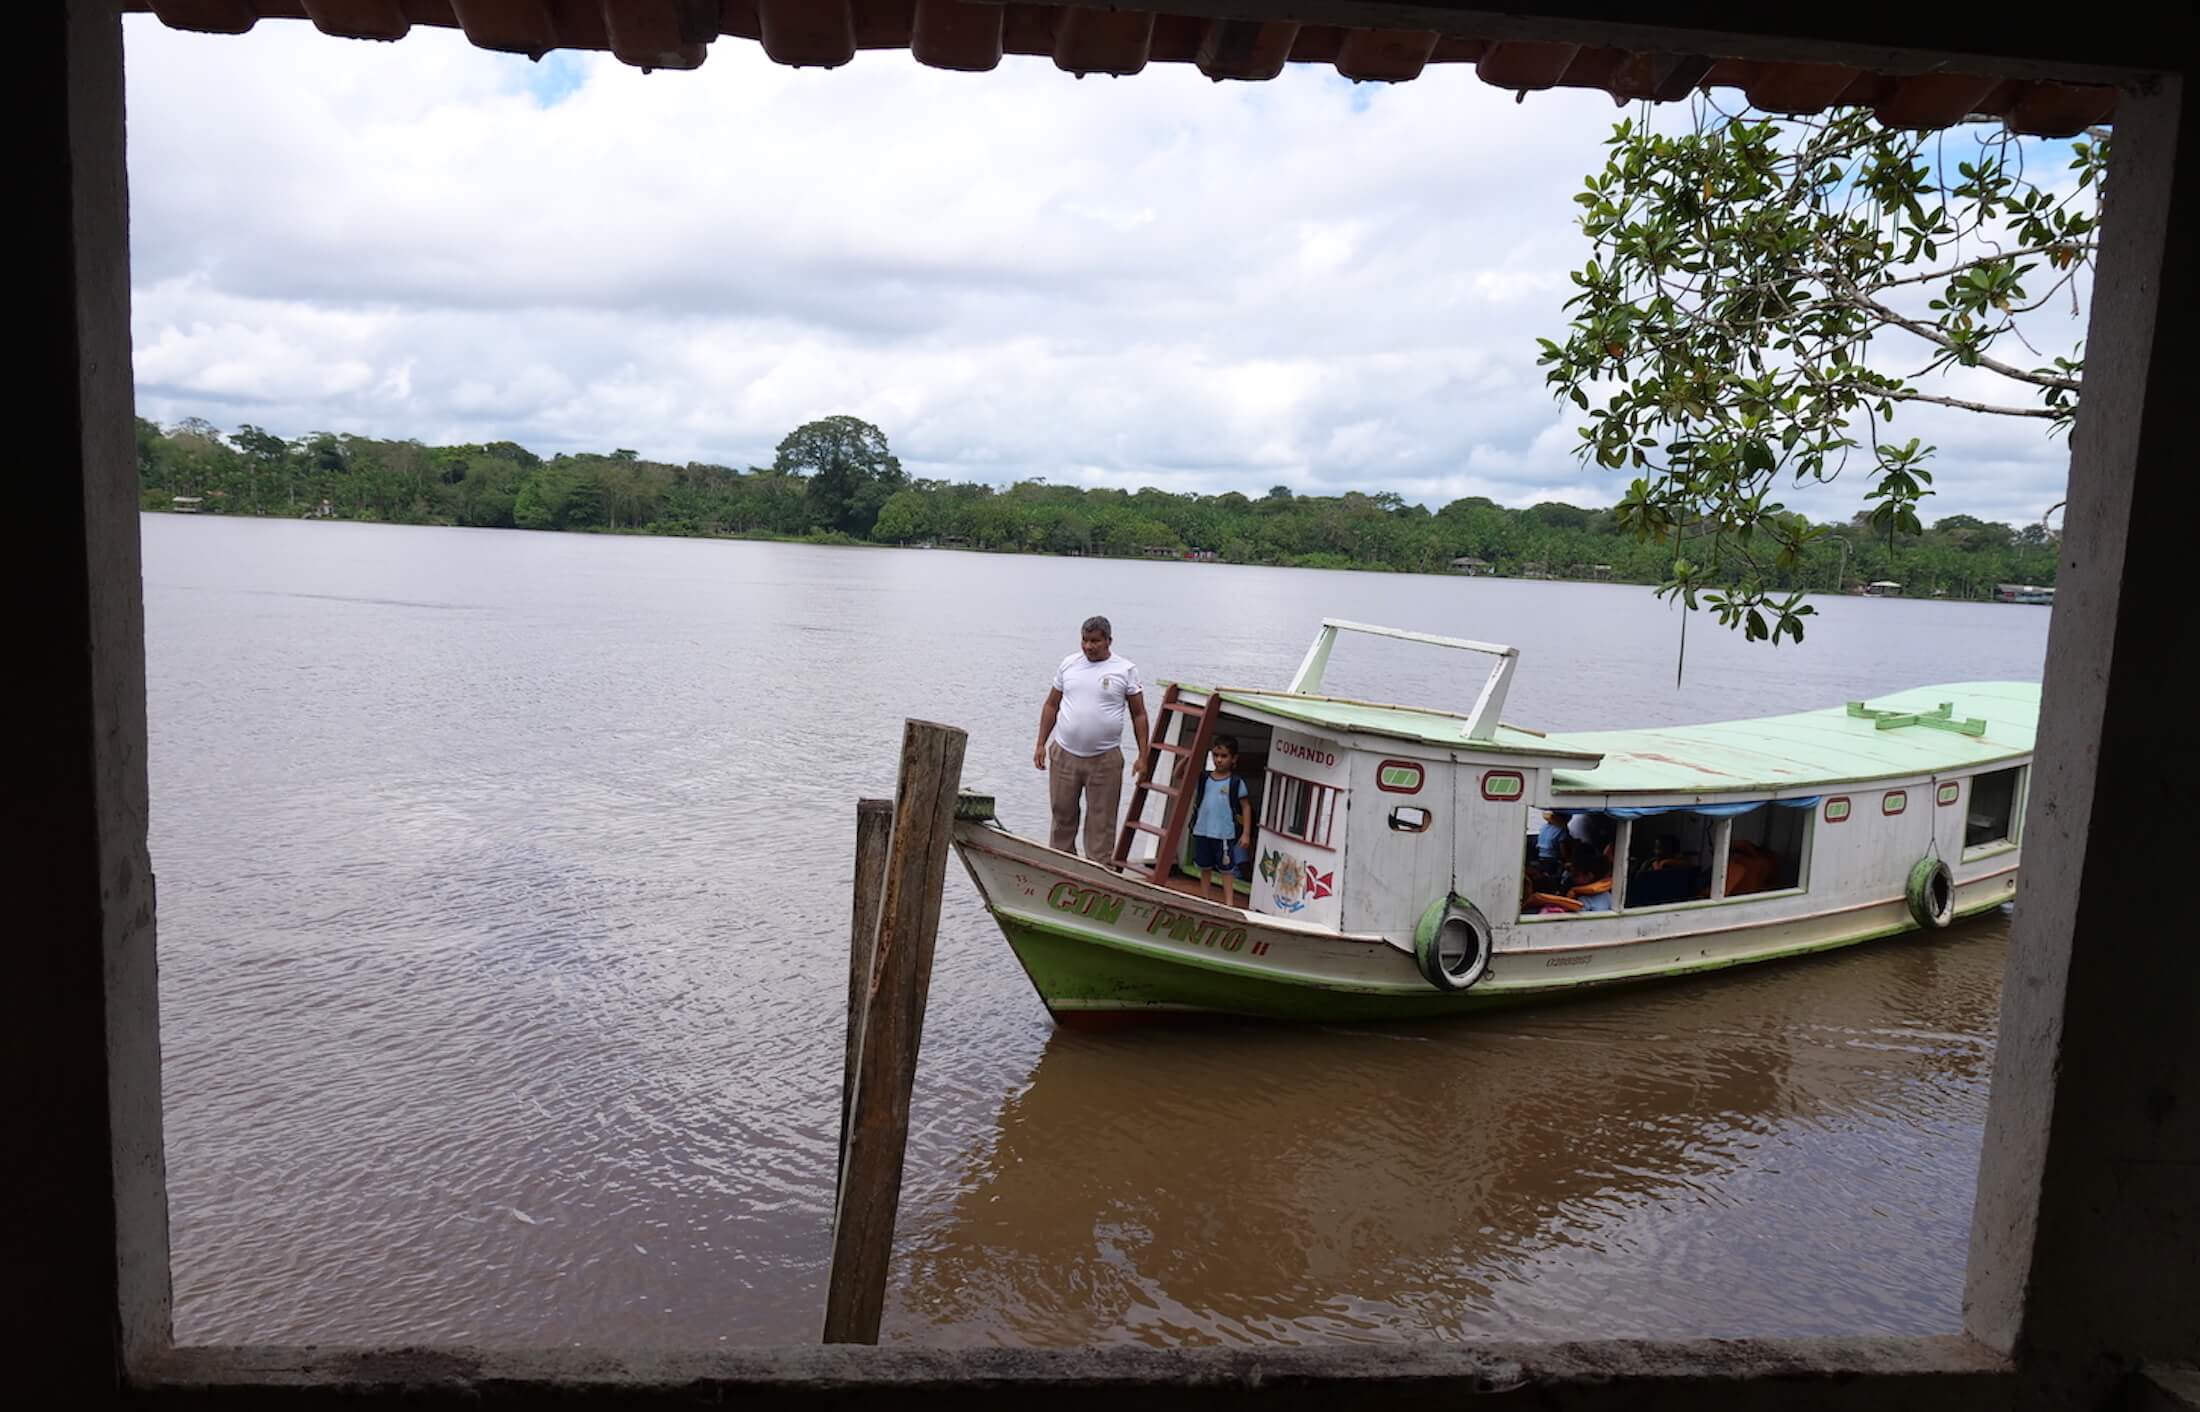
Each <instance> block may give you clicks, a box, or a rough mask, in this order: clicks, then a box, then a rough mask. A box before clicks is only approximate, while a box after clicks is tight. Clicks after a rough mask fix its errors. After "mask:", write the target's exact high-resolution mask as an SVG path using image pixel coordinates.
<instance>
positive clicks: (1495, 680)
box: [1289, 618, 1520, 740]
mask: <svg viewBox="0 0 2200 1412" xmlns="http://www.w3.org/2000/svg"><path fill="white" fill-rule="evenodd" d="M1340 632H1359V633H1366V634H1368V635H1369V636H1372V637H1394V638H1397V639H1399V640H1400V641H1403V642H1419V643H1424V644H1426V645H1428V646H1430V647H1448V648H1451V649H1453V650H1455V651H1461V652H1474V653H1479V654H1481V655H1483V656H1487V657H1493V658H1495V659H1496V661H1495V662H1494V663H1493V664H1492V665H1491V667H1490V674H1489V677H1488V679H1487V680H1485V681H1484V682H1483V683H1482V690H1481V692H1480V693H1479V694H1477V695H1476V697H1475V698H1474V705H1473V706H1472V707H1471V708H1470V709H1469V710H1468V711H1467V712H1466V713H1465V714H1466V718H1467V736H1468V738H1469V739H1472V740H1489V739H1492V738H1494V737H1495V736H1496V734H1497V724H1498V716H1499V714H1500V713H1502V712H1503V711H1504V709H1505V693H1506V692H1507V691H1509V690H1511V688H1512V678H1513V669H1514V668H1515V667H1517V666H1518V665H1519V664H1520V649H1519V648H1517V647H1508V646H1506V645H1505V644H1504V643H1501V642H1476V641H1474V640H1473V639H1471V638H1464V637H1439V636H1437V635H1436V634H1434V633H1426V632H1409V631H1407V630H1406V629H1404V628H1385V627H1377V626H1375V625H1373V624H1371V623H1353V622H1346V621H1345V620H1344V619H1342V618H1324V619H1322V626H1321V631H1320V632H1318V633H1316V634H1314V644H1313V646H1311V647H1309V648H1307V649H1306V658H1305V660H1304V661H1302V662H1300V663H1299V670H1298V673H1297V675H1295V676H1293V677H1292V678H1291V686H1290V688H1289V690H1290V694H1291V695H1293V696H1312V695H1315V694H1316V693H1318V692H1319V691H1320V690H1321V685H1322V675H1323V674H1324V673H1325V672H1327V671H1328V670H1329V652H1330V649H1331V648H1333V647H1335V646H1336V645H1337V634H1338V633H1340Z"/></svg>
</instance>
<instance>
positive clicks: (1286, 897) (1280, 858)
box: [1260, 848, 1329, 912]
mask: <svg viewBox="0 0 2200 1412" xmlns="http://www.w3.org/2000/svg"><path fill="white" fill-rule="evenodd" d="M1309 871H1310V870H1309V869H1308V868H1307V866H1306V865H1305V864H1304V863H1301V862H1300V861H1299V860H1298V859H1296V858H1294V857H1292V856H1291V855H1290V854H1288V853H1285V852H1284V851H1283V850H1281V849H1279V848H1271V849H1269V850H1268V851H1267V852H1266V853H1264V854H1262V855H1261V860H1260V875H1261V877H1262V878H1263V879H1265V880H1266V881H1267V882H1268V884H1269V885H1270V886H1272V887H1273V888H1274V889H1275V900H1276V905H1277V906H1278V907H1280V908H1282V909H1283V910H1284V911H1286V912H1303V911H1305V910H1306V895H1305V894H1306V875H1307V873H1308V872H1309ZM1314 895H1315V896H1316V897H1327V896H1328V895H1329V891H1328V889H1327V887H1326V886H1325V887H1324V888H1323V890H1322V891H1320V892H1318V893H1315V894H1314Z"/></svg>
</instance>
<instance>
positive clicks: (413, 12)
mask: <svg viewBox="0 0 2200 1412" xmlns="http://www.w3.org/2000/svg"><path fill="white" fill-rule="evenodd" d="M124 8H126V9H132V10H151V11H152V12H153V13H155V14H157V15H158V16H160V18H161V19H162V20H163V21H164V22H166V23H167V24H169V25H171V26H173V27H175V28H177V29H191V30H205V31H212V32H215V33H223V34H240V33H242V32H244V31H245V30H248V29H250V28H252V26H253V25H254V23H256V22H257V21H259V20H262V19H310V20H311V21H313V23H314V24H315V25H317V26H319V27H320V29H321V31H322V32H323V33H326V34H332V35H340V36H343V37H346V38H354V39H400V38H403V37H404V35H405V33H406V31H407V30H408V29H410V28H411V26H413V25H416V24H425V25H441V26H447V27H456V28H459V29H463V30H464V31H465V32H466V37H467V38H468V39H470V40H472V41H473V42H474V43H475V44H477V45H479V46H480V47H482V48H484V49H497V50H504V51H508V52H512V53H520V54H528V55H532V56H535V57H538V58H539V57H540V56H542V55H543V54H545V53H548V52H549V51H550V50H553V49H608V50H610V51H611V52H612V53H614V54H616V55H618V56H619V57H620V58H621V59H623V60H625V61H626V62H627V63H630V64H637V65H640V66H642V67H644V68H671V69H691V68H694V67H695V66H697V65H698V64H701V63H702V62H703V59H704V57H705V55H706V54H707V53H708V52H709V45H710V43H711V42H712V41H713V40H715V39H718V38H719V37H720V36H722V35H731V36H734V37H736V38H739V39H744V40H752V41H755V42H758V43H760V44H762V45H763V48H764V52H765V53H766V54H768V55H770V56H771V57H772V58H773V59H775V60H777V61H778V62H780V63H782V64H796V65H824V66H828V67H829V66H831V65H835V64H844V63H846V62H848V60H850V59H851V58H853V57H854V56H855V53H856V51H857V50H859V49H907V50H909V51H910V52H911V53H912V54H914V55H915V56H916V58H917V60H918V62H920V63H924V64H929V65H932V66H933V67H935V68H943V69H965V70H984V69H990V68H992V67H993V66H994V65H996V64H998V63H999V62H1000V61H1001V56H1002V55H1003V54H1044V55H1049V56H1051V57H1052V58H1053V60H1054V62H1055V65H1056V66H1057V67H1059V68H1061V69H1063V70H1065V71H1066V72H1069V73H1073V74H1077V75H1080V76H1082V75H1085V74H1119V75H1120V74H1135V73H1137V72H1138V71H1139V70H1141V69H1143V68H1144V67H1145V66H1146V65H1148V64H1152V63H1160V64H1193V65H1197V66H1198V68H1199V70H1200V72H1201V73H1204V74H1206V75H1207V76H1208V77H1209V78H1214V79H1270V78H1274V77H1275V76H1276V75H1277V74H1279V73H1281V72H1282V71H1283V66H1284V65H1285V64H1286V63H1297V64H1329V65H1331V66H1333V67H1334V68H1335V69H1336V71H1337V72H1338V73H1340V74H1343V75H1344V76H1345V77H1346V78H1350V79H1369V80H1376V81H1381V82H1389V83H1399V82H1404V81H1405V80H1407V79H1412V78H1416V77H1418V76H1419V75H1420V74H1421V73H1422V71H1423V70H1424V69H1425V68H1426V67H1427V66H1428V65H1430V64H1472V65H1474V69H1475V72H1476V74H1477V75H1479V76H1480V77H1481V79H1482V80H1483V82H1485V83H1490V84H1494V85H1496V86H1497V87H1499V88H1507V89H1512V90H1515V91H1518V92H1526V91H1528V90H1530V89H1545V88H1598V89H1602V90H1604V91H1605V92H1606V93H1609V94H1611V95H1612V97H1613V98H1614V99H1615V100H1618V101H1620V102H1628V101H1633V100H1637V99H1654V100H1658V101H1672V100H1675V99H1679V98H1685V97H1686V96H1688V94H1689V93H1691V92H1692V91H1694V90H1695V89H1697V88H1699V87H1720V88H1735V89H1739V90H1741V92H1742V93H1743V94H1744V95H1745V96H1746V97H1747V98H1748V100H1749V101H1750V103H1752V104H1753V105H1755V106H1756V107H1759V108H1762V109H1765V110H1768V111H1771V112H1787V113H1815V112H1820V111H1822V110H1824V109H1826V108H1828V107H1832V106H1835V105H1857V106H1864V107H1869V108H1871V109H1872V110H1873V111H1874V112H1875V113H1876V114H1877V115H1878V117H1879V120H1880V121H1881V122H1883V123H1886V124H1887V125H1888V126H1890V127H1901V128H1937V127H1946V126H1948V125H1949V124H1951V123H1956V122H1960V121H1962V120H1964V119H1965V118H1968V117H1972V116H1985V117H1994V118H2000V119H2002V120H2003V121H2005V122H2007V123H2008V125H2009V126H2010V127H2011V128H2012V129H2014V130H2015V131H2017V132H2020V133H2027V134H2033V135H2037V136H2043V137H2062V136H2069V135H2071V134H2073V133H2077V132H2080V131H2083V130H2084V129H2085V128H2086V127H2088V126H2089V125H2091V124H2094V123H2099V122H2103V121H2105V120H2107V118H2108V117H2109V115H2110V113H2111V111H2112V110H2113V109H2114V107H2115V103H2116V90H2115V89H2114V88H2109V87H2097V86H2083V85H2072V84H2062V83H2050V82H2042V81H2038V80H2027V79H2008V78H1999V77H1996V76H1994V75H1992V74H1988V73H1980V74H1960V73H1949V72H1946V71H1934V72H1930V73H1913V74H1890V73H1879V72H1874V71H1871V70H1867V69H1859V68H1852V67H1849V66H1847V65H1841V64H1810V63H1774V62H1765V61H1760V60H1749V59H1739V58H1730V57H1721V56H1718V55H1711V54H1686V53H1667V52H1657V51H1645V50H1630V49H1621V48H1603V47H1598V46H1594V45H1586V44H1567V43H1554V42H1548V41H1540V40H1518V39H1494V38H1476V37H1473V36H1471V35H1459V34H1436V33H1434V32H1431V31H1426V30H1378V29H1347V28H1342V27H1338V26H1334V25H1317V24H1299V23H1296V22H1291V21H1281V20H1277V21H1264V20H1257V19H1210V18H1206V17H1203V16H1193V15H1179V14H1168V13H1163V12H1154V11H1141V10H1109V9H1094V8H1083V7H1066V6H1060V5H1048V4H970V3H963V0H840V3H833V0H722V3H721V2H720V0H125V5H124Z"/></svg>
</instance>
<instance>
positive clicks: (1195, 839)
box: [1192, 834, 1237, 873]
mask: <svg viewBox="0 0 2200 1412" xmlns="http://www.w3.org/2000/svg"><path fill="white" fill-rule="evenodd" d="M1234 842H1236V840H1234V839H1228V838H1202V837H1200V836H1199V835H1198V834H1193V835H1192V866H1193V867H1195V868H1212V869H1213V870H1214V871H1216V872H1218V873H1227V872H1229V871H1230V870H1231V868H1233V867H1235V866H1236V865H1237V860H1236V859H1234V858H1232V857H1231V856H1230V845H1231V844H1232V843H1234Z"/></svg>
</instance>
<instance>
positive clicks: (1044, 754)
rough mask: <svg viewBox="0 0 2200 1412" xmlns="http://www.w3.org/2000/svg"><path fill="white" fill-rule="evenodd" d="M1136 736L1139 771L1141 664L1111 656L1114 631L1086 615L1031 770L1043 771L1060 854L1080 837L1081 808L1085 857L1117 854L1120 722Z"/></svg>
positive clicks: (1100, 859)
mask: <svg viewBox="0 0 2200 1412" xmlns="http://www.w3.org/2000/svg"><path fill="white" fill-rule="evenodd" d="M1126 716H1128V717H1129V718H1130V723H1131V730H1132V732H1133V733H1134V734H1135V735H1136V736H1137V738H1138V758H1139V760H1140V761H1141V764H1140V766H1139V768H1140V769H1141V770H1143V769H1144V768H1145V766H1144V764H1143V761H1144V760H1145V758H1146V684H1145V683H1144V682H1143V681H1141V680H1139V677H1138V668H1137V667H1136V666H1134V665H1132V664H1131V663H1130V662H1128V661H1126V660H1124V659H1123V658H1121V657H1118V656H1116V655H1115V629H1114V628H1113V627H1111V626H1110V625H1109V623H1108V620H1107V619H1106V618H1101V617H1091V618H1087V619H1085V622H1084V627H1083V628H1082V629H1081V631H1080V634H1079V647H1078V650H1077V651H1075V652H1072V653H1070V654H1069V655H1068V656H1067V657H1064V658H1063V659H1062V665H1061V666H1059V667H1057V668H1055V669H1054V688H1053V690H1051V691H1049V692H1048V693H1047V700H1046V705H1045V706H1043V707H1041V708H1040V710H1039V743H1038V745H1037V746H1035V747H1033V749H1032V752H1031V764H1032V768H1034V769H1039V770H1045V771H1047V774H1048V779H1047V802H1048V804H1049V805H1050V806H1051V808H1052V812H1053V815H1054V831H1053V834H1052V836H1051V837H1050V838H1049V840H1048V842H1049V843H1050V844H1051V846H1053V847H1055V848H1057V849H1060V850H1061V851H1062V852H1064V853H1068V852H1070V851H1072V849H1073V848H1074V847H1075V845H1076V842H1077V822H1078V820H1077V815H1078V806H1079V804H1080V803H1082V804H1083V806H1084V816H1085V817H1084V825H1085V856H1086V857H1087V858H1089V859H1091V860H1092V861H1094V862H1096V863H1107V862H1109V861H1111V860H1112V859H1113V858H1114V857H1115V824H1116V817H1117V816H1118V815H1119V814H1120V813H1121V812H1122V808H1123V719H1124V717H1126Z"/></svg>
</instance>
